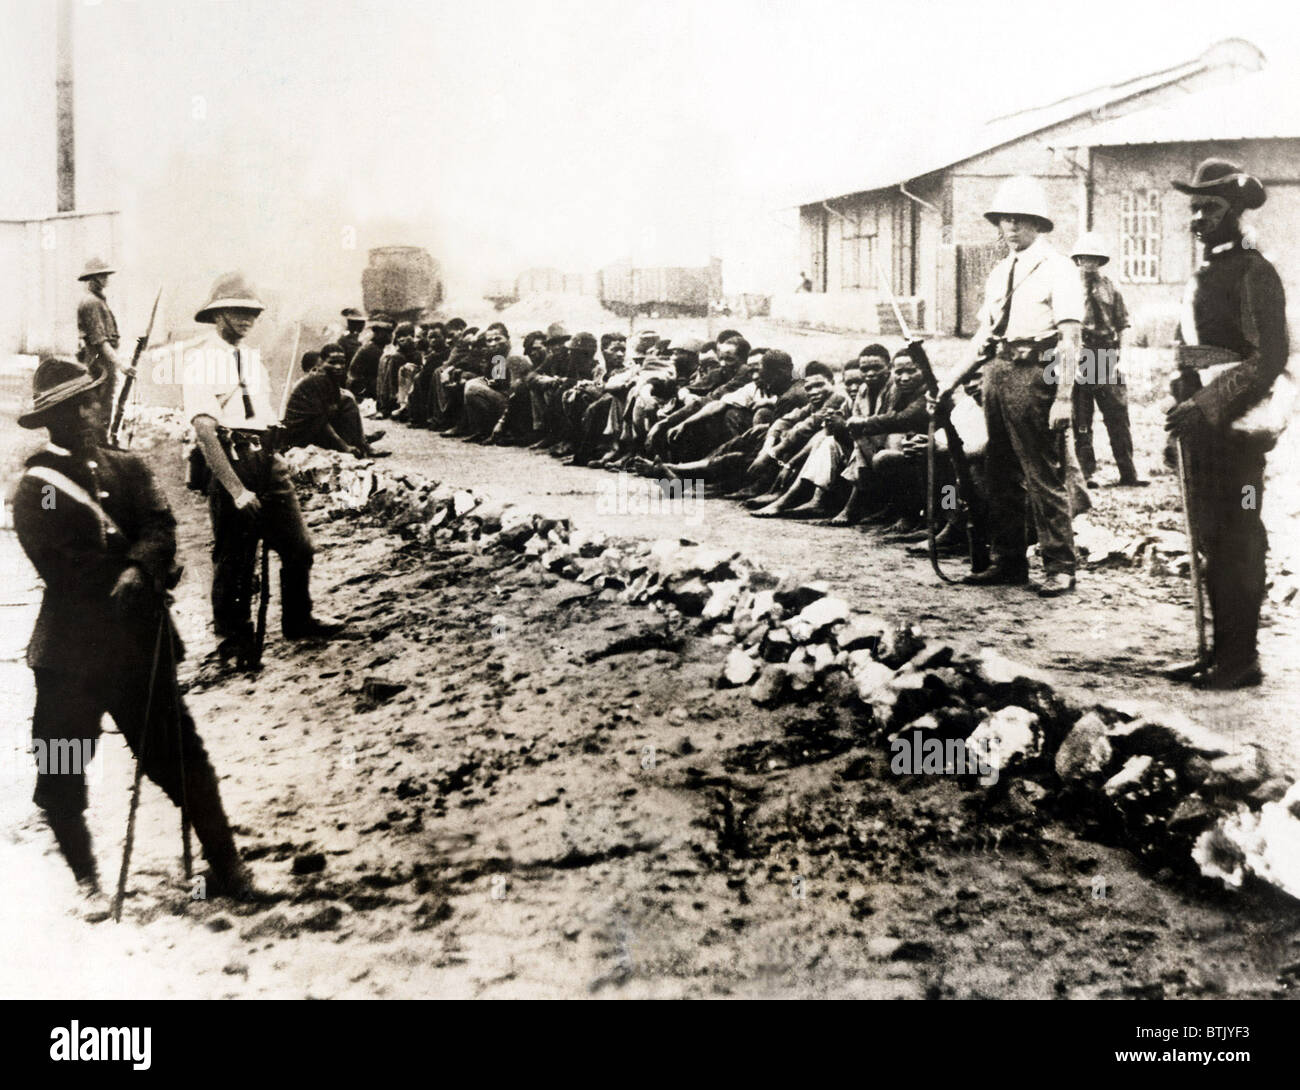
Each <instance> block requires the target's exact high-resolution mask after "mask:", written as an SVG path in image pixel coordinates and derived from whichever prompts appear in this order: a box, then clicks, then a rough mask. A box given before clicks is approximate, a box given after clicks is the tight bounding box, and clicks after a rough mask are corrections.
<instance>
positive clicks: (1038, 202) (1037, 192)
mask: <svg viewBox="0 0 1300 1090" xmlns="http://www.w3.org/2000/svg"><path fill="white" fill-rule="evenodd" d="M1000 216H1032V217H1033V218H1034V219H1036V220H1039V221H1040V222H1041V224H1042V229H1043V230H1044V231H1050V230H1051V229H1052V228H1053V227H1055V226H1056V224H1055V223H1053V222H1052V217H1051V216H1049V215H1048V214H1047V198H1046V197H1045V196H1044V195H1043V187H1042V186H1041V185H1039V184H1038V179H1036V178H1030V177H1028V176H1027V175H1024V174H1020V175H1017V176H1016V177H1014V178H1008V179H1007V180H1006V181H1005V182H1003V183H1002V184H1001V185H1000V186H998V193H997V196H996V197H994V198H993V203H992V204H991V205H990V206H989V209H988V211H987V212H985V213H984V218H985V219H986V220H988V221H989V223H991V224H993V226H995V227H996V226H997V223H998V217H1000Z"/></svg>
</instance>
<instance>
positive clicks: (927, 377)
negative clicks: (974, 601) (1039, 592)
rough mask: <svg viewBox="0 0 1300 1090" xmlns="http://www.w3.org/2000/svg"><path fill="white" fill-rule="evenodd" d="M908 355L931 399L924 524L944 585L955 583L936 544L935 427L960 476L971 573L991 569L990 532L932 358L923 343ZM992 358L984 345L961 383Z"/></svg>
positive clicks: (911, 346) (990, 348)
mask: <svg viewBox="0 0 1300 1090" xmlns="http://www.w3.org/2000/svg"><path fill="white" fill-rule="evenodd" d="M907 354H908V356H910V357H911V359H912V362H913V363H915V364H916V365H917V367H918V368H920V371H921V377H922V378H923V379H924V381H925V387H926V390H927V392H928V393H929V395H930V396H929V398H928V402H929V413H930V424H929V428H928V430H927V434H926V447H925V471H926V488H925V523H926V544H927V545H928V547H929V551H930V566H931V567H932V568H933V569H934V574H935V575H937V576H938V577H939V578H940V579H942V580H943V581H944V582H945V583H954V582H956V580H954V579H950V578H949V577H948V576H946V575H944V573H943V571H942V570H941V569H940V567H939V549H938V546H937V544H936V542H935V538H936V536H937V534H938V528H937V527H938V521H939V519H938V511H937V504H936V502H935V501H936V497H937V494H938V487H939V481H938V474H937V473H936V468H937V465H936V463H937V458H936V451H935V442H934V434H935V428H936V427H940V428H942V429H943V434H944V436H945V438H946V439H947V440H948V457H949V458H950V459H951V460H952V468H953V472H954V473H955V474H956V477H957V492H958V496H959V498H960V499H961V501H962V504H963V505H964V507H965V509H966V542H967V547H968V553H969V556H970V567H971V571H972V572H981V571H983V570H984V569H985V568H987V567H988V566H989V542H988V533H987V530H986V528H985V527H984V525H983V524H982V522H981V520H980V519H979V517H978V510H979V499H978V497H977V496H976V493H975V482H974V479H973V478H972V477H971V472H970V463H969V462H968V461H967V460H966V448H965V446H964V445H963V444H962V441H961V436H960V435H958V434H957V429H956V428H955V427H954V426H953V423H952V416H951V410H952V406H951V403H950V402H949V401H948V399H947V397H940V396H939V380H938V379H937V378H936V377H935V374H934V368H933V367H931V366H930V357H929V356H927V355H926V352H925V349H924V347H922V345H921V342H920V341H912V342H910V343H909V344H908V346H907ZM993 356H994V345H993V343H992V342H989V343H988V344H986V345H985V346H984V349H983V351H981V352H980V354H979V356H977V357H976V359H975V362H974V363H972V364H971V365H970V366H969V367H967V368H966V369H965V370H964V371H963V372H962V373H961V375H960V376H959V377H958V383H960V382H963V381H965V380H966V379H969V378H970V376H971V375H973V374H974V373H975V372H976V371H978V370H979V369H980V368H981V367H983V366H984V364H986V363H988V362H989V360H991V359H992V358H993ZM954 385H956V384H954Z"/></svg>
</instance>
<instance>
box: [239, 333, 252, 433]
mask: <svg viewBox="0 0 1300 1090" xmlns="http://www.w3.org/2000/svg"><path fill="white" fill-rule="evenodd" d="M235 374H236V375H237V376H238V378H239V396H240V397H242V398H243V399H244V419H245V420H252V419H253V399H252V398H251V397H249V396H248V387H247V386H245V385H244V364H243V361H242V360H241V359H240V356H239V349H238V348H236V349H235Z"/></svg>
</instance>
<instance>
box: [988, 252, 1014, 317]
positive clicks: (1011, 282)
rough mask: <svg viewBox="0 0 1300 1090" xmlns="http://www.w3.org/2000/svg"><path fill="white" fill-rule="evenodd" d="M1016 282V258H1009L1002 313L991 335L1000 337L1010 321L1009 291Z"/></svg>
mask: <svg viewBox="0 0 1300 1090" xmlns="http://www.w3.org/2000/svg"><path fill="white" fill-rule="evenodd" d="M1015 282H1016V258H1015V256H1014V255H1013V256H1012V258H1011V268H1010V269H1009V270H1008V271H1007V290H1006V294H1005V295H1003V297H1002V314H1001V316H1000V317H999V318H998V324H997V325H995V326H994V327H993V336H995V337H1001V336H1002V335H1003V334H1005V333H1006V331H1007V326H1008V325H1009V324H1010V323H1011V292H1012V289H1013V288H1014V287H1015Z"/></svg>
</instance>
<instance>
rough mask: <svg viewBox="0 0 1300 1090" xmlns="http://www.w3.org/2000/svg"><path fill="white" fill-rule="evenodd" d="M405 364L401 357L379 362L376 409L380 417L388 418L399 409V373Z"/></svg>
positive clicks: (388, 358)
mask: <svg viewBox="0 0 1300 1090" xmlns="http://www.w3.org/2000/svg"><path fill="white" fill-rule="evenodd" d="M404 362H405V361H404V360H403V359H402V357H401V356H396V355H394V356H385V357H384V358H383V359H382V360H380V361H379V375H378V378H377V381H376V391H375V409H376V411H377V412H378V413H379V415H380V416H388V415H390V414H391V413H392V412H393V410H394V409H396V408H397V372H398V370H399V369H400V368H401V366H402V364H403V363H404Z"/></svg>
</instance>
